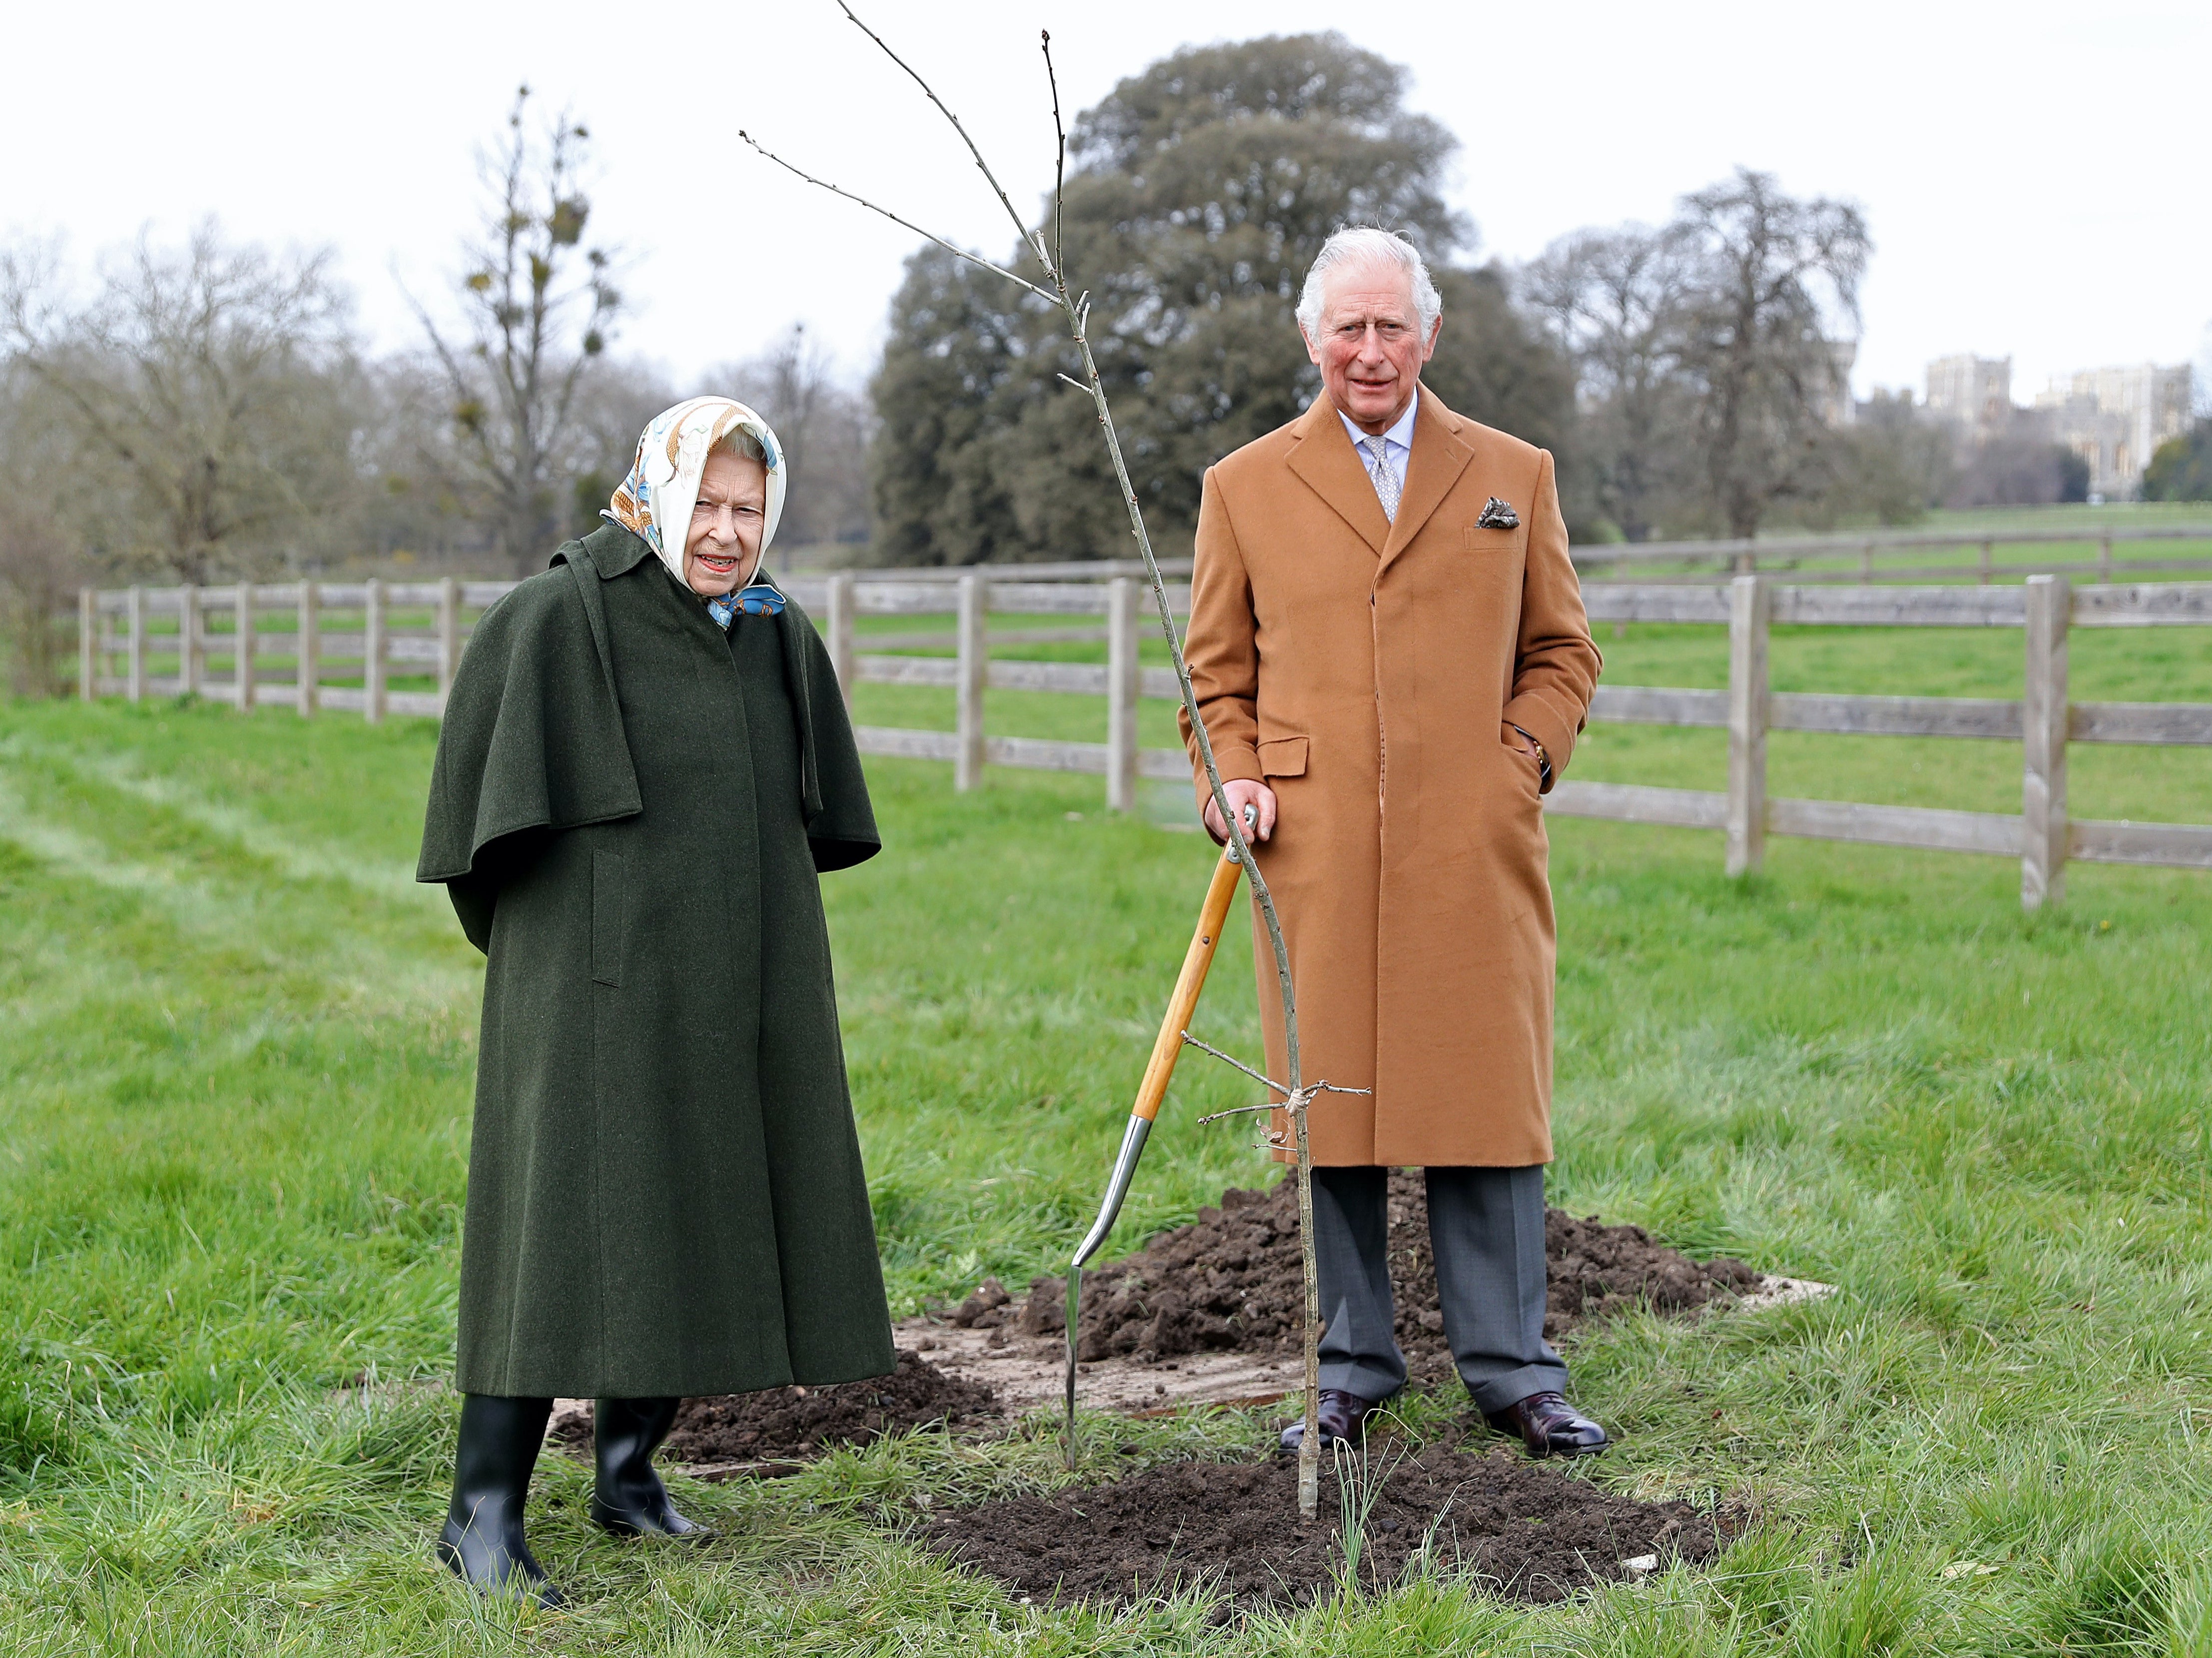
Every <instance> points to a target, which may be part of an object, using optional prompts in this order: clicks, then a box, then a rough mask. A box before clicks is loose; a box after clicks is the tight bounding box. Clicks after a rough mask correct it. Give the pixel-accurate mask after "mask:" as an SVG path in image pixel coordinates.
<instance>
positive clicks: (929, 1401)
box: [553, 1348, 998, 1463]
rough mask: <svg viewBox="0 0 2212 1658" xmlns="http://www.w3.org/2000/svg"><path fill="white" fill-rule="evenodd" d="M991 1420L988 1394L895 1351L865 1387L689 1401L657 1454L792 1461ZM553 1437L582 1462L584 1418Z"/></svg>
mask: <svg viewBox="0 0 2212 1658" xmlns="http://www.w3.org/2000/svg"><path fill="white" fill-rule="evenodd" d="M997 1414H998V1405H997V1402H996V1400H994V1397H993V1395H992V1393H991V1390H990V1388H987V1387H986V1386H984V1385H983V1384H982V1383H981V1382H967V1381H963V1380H961V1379H959V1378H957V1377H954V1376H947V1375H945V1372H944V1371H942V1370H939V1369H938V1368H937V1367H936V1366H935V1365H934V1364H932V1363H930V1362H929V1361H928V1360H927V1359H926V1358H924V1357H921V1355H920V1354H919V1353H912V1352H908V1351H907V1350H906V1349H904V1348H901V1349H900V1350H899V1355H898V1369H896V1370H894V1371H892V1372H891V1374H890V1375H889V1376H877V1377H875V1378H874V1379H872V1380H871V1381H867V1382H838V1383H836V1385H835V1386H833V1387H828V1388H768V1389H766V1390H765V1391H763V1392H761V1393H757V1394H717V1395H714V1396H713V1397H710V1398H705V1399H687V1400H684V1403H683V1405H682V1406H681V1407H680V1408H679V1409H678V1411H677V1413H676V1426H675V1427H674V1428H673V1429H672V1430H671V1431H670V1433H669V1436H668V1442H667V1444H666V1445H665V1447H664V1448H663V1452H662V1454H663V1455H665V1457H666V1458H667V1460H668V1461H671V1462H690V1463H715V1462H769V1461H798V1460H801V1459H805V1458H809V1457H816V1456H819V1455H822V1454H823V1452H824V1451H825V1450H827V1449H829V1448H830V1447H831V1446H833V1445H865V1444H866V1443H867V1442H869V1441H871V1440H872V1439H876V1438H878V1437H880V1436H883V1435H884V1434H896V1433H906V1432H908V1431H909V1430H913V1429H915V1428H925V1427H929V1426H932V1425H933V1424H938V1423H945V1424H954V1423H958V1422H963V1421H966V1420H969V1419H971V1418H977V1417H989V1416H995V1415H997ZM553 1437H554V1438H555V1439H556V1440H557V1441H560V1442H563V1443H566V1444H568V1445H569V1446H572V1447H575V1448H580V1449H582V1450H583V1451H584V1452H585V1454H586V1455H588V1454H589V1452H590V1448H591V1443H592V1414H591V1412H590V1410H589V1409H588V1408H586V1409H585V1410H583V1411H580V1412H572V1413H570V1414H568V1415H565V1416H562V1418H560V1419H559V1420H558V1421H556V1423H555V1424H553Z"/></svg>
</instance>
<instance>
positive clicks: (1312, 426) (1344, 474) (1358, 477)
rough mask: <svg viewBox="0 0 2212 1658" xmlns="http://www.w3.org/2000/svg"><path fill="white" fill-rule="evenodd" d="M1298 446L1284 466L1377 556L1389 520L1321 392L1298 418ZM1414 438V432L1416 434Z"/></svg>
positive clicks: (1332, 406)
mask: <svg viewBox="0 0 2212 1658" xmlns="http://www.w3.org/2000/svg"><path fill="white" fill-rule="evenodd" d="M1297 434H1298V442H1297V445H1296V446H1294V447H1293V448H1292V449H1291V455H1290V468H1291V471H1292V472H1294V473H1295V474H1297V477H1298V478H1299V479H1300V480H1301V481H1302V482H1304V483H1305V484H1306V485H1307V486H1308V487H1309V488H1310V489H1312V490H1313V492H1314V493H1315V494H1316V495H1319V496H1320V497H1321V498H1322V501H1325V502H1327V503H1328V507H1329V508H1330V510H1331V511H1333V512H1334V513H1336V515H1337V516H1338V517H1339V518H1341V519H1343V520H1344V521H1345V522H1346V524H1349V525H1351V526H1352V528H1353V529H1354V530H1356V531H1358V532H1359V537H1360V539H1361V540H1363V541H1364V542H1365V543H1366V544H1367V548H1368V550H1369V551H1370V552H1372V553H1376V554H1378V555H1379V554H1380V553H1381V552H1382V551H1383V544H1384V543H1385V542H1387V541H1389V538H1390V520H1389V519H1387V518H1385V517H1383V503H1382V502H1381V501H1378V500H1376V496H1375V480H1374V479H1372V478H1370V477H1368V476H1367V469H1366V468H1365V467H1364V466H1362V465H1360V464H1359V455H1358V452H1357V451H1356V450H1354V449H1353V448H1352V440H1351V439H1350V438H1349V437H1348V436H1346V434H1345V430H1344V422H1342V421H1341V420H1340V419H1338V418H1337V414H1336V405H1335V404H1333V403H1331V402H1330V401H1329V400H1328V393H1327V392H1323V393H1322V395H1321V396H1320V397H1318V398H1315V399H1314V401H1313V406H1312V407H1311V408H1310V409H1308V410H1306V412H1305V413H1304V415H1303V416H1300V418H1299V420H1298V423H1297ZM1416 435H1417V436H1418V435H1419V434H1418V433H1417V434H1416Z"/></svg>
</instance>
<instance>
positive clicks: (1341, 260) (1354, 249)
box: [1297, 225, 1444, 337]
mask: <svg viewBox="0 0 2212 1658" xmlns="http://www.w3.org/2000/svg"><path fill="white" fill-rule="evenodd" d="M1359 264H1395V265H1396V266H1397V267H1398V269H1399V270H1402V271H1404V272H1405V273H1406V275H1407V279H1408V280H1409V281H1410V282H1411V283H1412V285H1413V310H1414V312H1415V313H1416V314H1417V315H1419V318H1420V319H1421V332H1422V333H1423V334H1424V335H1425V334H1427V333H1428V331H1430V330H1431V329H1432V328H1434V327H1435V326H1436V325H1437V318H1439V317H1441V316H1443V313H1444V302H1443V296H1442V295H1439V294H1438V293H1437V285H1436V283H1434V282H1431V281H1430V280H1429V267H1428V265H1427V264H1426V263H1425V261H1424V260H1423V259H1422V258H1421V252H1420V250H1419V248H1417V247H1415V246H1413V243H1411V242H1409V241H1407V240H1406V239H1405V238H1404V237H1403V236H1401V235H1400V234H1398V233H1397V232H1396V231H1395V230H1381V229H1377V228H1376V227H1375V226H1373V225H1352V226H1351V227H1349V228H1346V229H1343V230H1340V231H1338V232H1337V233H1336V234H1334V236H1331V237H1330V238H1329V239H1328V240H1327V241H1325V242H1323V243H1322V245H1321V252H1318V253H1316V255H1314V262H1313V269H1312V270H1309V271H1307V272H1306V285H1305V288H1304V291H1303V292H1302V293H1300V294H1299V295H1298V313H1297V315H1298V326H1299V327H1300V328H1303V329H1304V330H1305V331H1306V333H1307V335H1308V336H1309V337H1310V336H1311V335H1312V334H1313V332H1314V331H1315V330H1316V328H1318V327H1319V326H1320V325H1321V307H1322V287H1323V285H1324V283H1325V282H1326V280H1327V278H1328V273H1329V272H1330V271H1332V270H1335V269H1337V268H1338V267H1339V266H1340V265H1359Z"/></svg>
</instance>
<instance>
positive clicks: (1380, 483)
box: [1360, 438, 1398, 524]
mask: <svg viewBox="0 0 2212 1658" xmlns="http://www.w3.org/2000/svg"><path fill="white" fill-rule="evenodd" d="M1360 447H1361V448H1362V449H1364V450H1365V451H1366V452H1367V476H1368V477H1371V478H1373V479H1374V480H1375V493H1376V495H1379V496H1380V497H1381V498H1382V501H1383V517H1385V518H1387V519H1389V520H1390V521H1391V522H1392V523H1393V524H1395V523H1396V522H1397V521H1398V475H1397V474H1396V473H1395V472H1394V471H1391V470H1390V452H1389V439H1387V438H1368V439H1366V440H1364V441H1363V442H1362V443H1361V444H1360Z"/></svg>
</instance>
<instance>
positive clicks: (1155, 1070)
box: [1129, 849, 1244, 1122]
mask: <svg viewBox="0 0 2212 1658" xmlns="http://www.w3.org/2000/svg"><path fill="white" fill-rule="evenodd" d="M1243 873H1244V866H1243V865H1242V864H1240V863H1238V862H1237V859H1236V857H1235V855H1234V852H1233V849H1232V851H1231V852H1230V853H1224V854H1223V856H1222V859H1221V861H1220V862H1219V863H1218V864H1216V865H1214V866H1213V882H1212V885H1210V886H1208V887H1207V888H1206V908H1204V909H1202V910H1200V912H1199V915H1198V931H1197V932H1194V934H1192V935H1191V940H1190V949H1189V950H1188V952H1187V953H1186V954H1185V955H1184V957H1183V958H1182V973H1181V974H1179V975H1177V976H1176V987H1175V994H1174V995H1173V996H1170V998H1169V999H1168V1016H1167V1017H1166V1018H1165V1019H1164V1020H1163V1021H1162V1022H1161V1023H1160V1035H1159V1040H1158V1041H1157V1042H1154V1043H1153V1044H1152V1063H1151V1064H1149V1065H1147V1066H1146V1067H1145V1080H1144V1081H1143V1082H1142V1083H1141V1084H1139V1085H1138V1088H1137V1102H1136V1104H1134V1105H1133V1106H1132V1107H1130V1108H1129V1114H1130V1115H1131V1116H1134V1117H1142V1118H1143V1119H1144V1120H1145V1121H1146V1122H1150V1121H1152V1120H1153V1119H1154V1118H1155V1117H1157V1116H1158V1114H1159V1109H1160V1102H1161V1101H1162V1100H1164V1099H1165V1098H1166V1097H1167V1091H1168V1078H1170V1077H1172V1076H1174V1075H1175V1068H1176V1060H1178V1059H1180V1058H1182V1033H1183V1032H1184V1031H1186V1030H1188V1029H1189V1028H1190V1016H1191V1015H1192V1014H1193V1013H1194V1012H1195V1011H1197V1008H1198V993H1199V992H1200V991H1201V990H1203V989H1204V988H1205V987H1206V969H1208V968H1210V967H1212V965H1213V951H1214V949H1215V947H1216V946H1217V945H1218V944H1220V942H1221V927H1222V923H1223V922H1225V920H1228V919H1229V901H1230V900H1231V898H1233V897H1235V896H1237V880H1238V878H1240V877H1241V876H1243Z"/></svg>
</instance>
